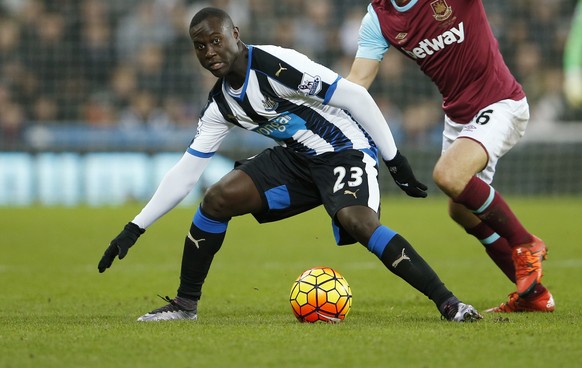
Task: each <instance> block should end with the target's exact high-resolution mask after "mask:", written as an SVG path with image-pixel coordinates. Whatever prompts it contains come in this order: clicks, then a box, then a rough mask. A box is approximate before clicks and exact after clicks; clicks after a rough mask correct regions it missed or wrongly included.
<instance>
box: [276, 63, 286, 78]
mask: <svg viewBox="0 0 582 368" xmlns="http://www.w3.org/2000/svg"><path fill="white" fill-rule="evenodd" d="M285 70H287V68H283V67H282V66H281V64H280V63H279V70H277V72H276V73H275V77H279V74H281V72H282V71H285Z"/></svg>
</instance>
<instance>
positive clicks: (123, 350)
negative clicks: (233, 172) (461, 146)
mask: <svg viewBox="0 0 582 368" xmlns="http://www.w3.org/2000/svg"><path fill="white" fill-rule="evenodd" d="M445 202H446V200H445V199H444V198H443V197H440V198H439V197H438V196H437V197H435V198H433V199H426V200H418V199H411V198H410V199H409V198H405V197H404V196H386V197H385V199H384V202H383V206H382V222H383V223H384V224H386V225H387V226H389V227H391V228H393V229H395V230H397V231H398V232H400V233H401V234H402V235H404V236H405V237H406V238H407V239H408V240H409V241H410V242H411V243H412V244H413V245H414V246H415V248H416V249H417V250H418V252H419V253H420V254H421V255H423V257H424V258H425V259H426V260H427V261H428V262H429V263H430V264H431V265H432V267H433V268H434V269H435V270H436V271H437V273H438V274H439V275H440V277H441V279H442V280H443V281H444V282H445V283H446V284H447V286H448V287H449V288H450V289H451V290H453V291H454V292H455V293H456V294H457V296H459V297H460V298H461V299H462V300H464V301H465V302H468V303H471V304H473V305H474V306H475V307H477V308H478V309H479V310H484V309H486V308H489V307H492V306H495V305H497V304H499V303H500V302H502V301H504V300H505V298H506V295H507V294H508V293H509V292H511V291H512V289H513V285H512V284H510V282H509V281H508V280H506V279H505V278H504V276H503V275H502V274H501V272H499V271H498V270H497V269H496V268H495V266H494V265H493V262H491V261H490V260H489V258H488V257H487V255H486V254H485V252H484V251H483V248H482V246H481V245H479V244H478V243H477V242H476V241H475V240H474V239H472V238H470V237H469V236H468V235H466V234H465V233H464V232H463V231H462V230H461V229H460V228H458V227H457V226H456V225H455V224H453V223H452V221H451V220H449V219H448V217H447V215H446V209H445ZM509 202H510V204H512V207H513V208H514V210H515V212H516V213H517V214H518V215H519V216H520V218H521V220H522V222H523V223H524V224H525V225H526V227H527V228H528V229H530V230H532V231H533V232H534V233H535V234H536V235H538V236H540V237H541V238H543V239H544V240H545V241H546V243H547V244H548V247H549V259H548V261H546V262H545V263H544V273H545V276H544V284H545V285H546V286H548V287H549V288H550V290H551V291H552V293H553V294H554V297H555V300H556V305H557V307H556V312H555V313H553V314H509V315H507V314H506V315H489V314H488V315H485V319H484V320H482V321H480V322H478V323H472V324H457V323H449V322H446V321H442V320H441V319H440V317H439V314H438V312H437V310H436V308H435V306H434V305H433V304H432V302H430V301H429V300H428V299H426V298H425V297H424V296H423V295H421V294H420V293H419V292H417V291H416V290H414V289H412V288H411V287H410V286H408V285H407V284H406V283H404V282H403V281H402V280H401V279H399V278H397V277H396V276H394V275H393V274H391V273H390V272H388V271H387V270H386V269H385V268H384V267H383V266H382V265H381V263H380V262H379V261H378V260H377V259H376V258H375V257H374V256H373V255H372V254H371V253H369V252H368V251H367V250H365V248H363V247H362V246H360V245H352V246H346V247H337V246H335V244H334V241H333V236H332V232H331V228H330V220H329V218H328V217H327V215H326V213H325V212H324V211H323V210H322V209H321V208H319V209H316V210H314V211H311V212H308V213H305V214H303V215H299V216H296V217H295V218H292V219H289V220H286V221H281V222H278V223H273V224H266V225H259V224H257V223H256V222H255V221H254V219H253V218H252V217H250V216H244V217H240V218H235V219H233V220H232V221H231V223H230V225H229V233H228V235H227V238H226V241H225V243H224V245H223V247H222V249H221V251H220V252H219V253H218V255H217V256H216V258H215V261H214V264H213V268H212V269H211V271H210V274H209V277H208V279H207V282H206V285H205V288H204V295H203V298H202V300H201V302H200V305H199V320H198V321H196V322H186V321H175V322H170V323H138V322H136V318H137V317H138V316H139V315H141V314H143V313H145V312H148V311H150V310H152V309H155V308H157V307H159V306H161V305H163V303H164V302H163V301H162V300H161V299H159V298H158V297H157V296H156V294H160V295H169V296H170V297H173V296H174V295H175V292H176V288H177V286H178V278H179V267H180V258H181V254H182V246H183V238H184V236H185V234H186V231H187V230H188V228H189V223H190V220H191V217H192V215H193V213H194V209H192V208H178V209H176V210H174V211H173V212H170V213H169V214H168V215H166V217H164V218H162V219H161V220H160V221H158V222H157V223H156V224H154V225H153V226H152V227H151V228H150V229H148V231H147V232H146V233H145V235H144V236H143V237H142V238H141V239H140V241H139V242H138V244H137V245H136V246H134V247H133V248H132V249H131V250H130V252H129V254H128V256H127V258H125V259H124V260H122V261H119V260H116V261H115V263H114V264H113V266H112V268H111V269H109V270H108V271H107V272H105V273H104V274H99V273H98V271H97V262H98V260H99V258H100V257H101V255H102V253H103V251H104V249H105V247H106V245H107V244H108V242H109V241H110V240H111V239H112V238H113V237H114V236H115V235H117V233H118V232H119V231H120V230H121V228H122V227H123V225H124V224H125V223H126V222H127V221H129V220H130V219H131V218H133V216H134V215H135V214H136V213H137V211H138V210H139V209H140V206H137V205H136V206H127V207H122V208H99V209H95V208H0V218H1V221H0V238H1V241H0V244H1V253H0V293H1V303H0V367H2V368H9V367H14V368H16V367H18V368H23V367H43V368H44V367H156V368H159V367H166V366H171V367H335V366H346V367H350V366H351V367H519V366H527V367H544V368H546V367H549V366H556V367H578V366H580V364H581V363H580V362H581V361H582V329H581V328H580V325H581V323H582V282H581V281H582V243H581V239H582V236H581V234H582V232H581V230H580V229H581V226H582V223H581V222H580V220H581V218H582V217H581V216H582V215H581V213H582V198H560V197H556V198H510V199H509ZM317 265H326V266H330V267H334V268H336V269H337V270H338V271H339V272H340V273H342V275H343V276H344V277H345V278H346V279H347V280H348V281H349V283H350V286H351V289H352V292H353V306H352V310H351V312H350V314H349V315H348V316H347V318H346V320H345V321H344V322H343V323H340V324H335V325H333V324H324V323H318V324H302V323H299V322H297V321H296V320H295V318H294V317H293V314H292V312H291V309H290V306H289V302H288V297H289V291H290V288H291V284H292V282H293V281H294V280H295V278H296V277H297V276H298V275H299V274H300V273H301V272H302V271H303V270H305V269H307V268H310V267H313V266H317ZM506 318H507V319H506Z"/></svg>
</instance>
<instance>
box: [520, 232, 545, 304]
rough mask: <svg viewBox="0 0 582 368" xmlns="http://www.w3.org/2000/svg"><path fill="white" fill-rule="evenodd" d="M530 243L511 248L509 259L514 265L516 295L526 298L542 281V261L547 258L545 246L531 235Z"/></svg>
mask: <svg viewBox="0 0 582 368" xmlns="http://www.w3.org/2000/svg"><path fill="white" fill-rule="evenodd" d="M532 237H533V241H532V242H531V243H527V244H522V245H519V246H517V247H515V248H513V253H512V255H511V258H512V259H513V264H514V265H515V278H516V282H515V284H516V285H517V294H518V295H519V296H520V297H524V296H526V295H527V294H528V293H529V292H531V291H532V290H533V288H534V287H535V286H536V285H537V284H539V283H540V282H541V280H542V275H543V274H542V261H543V260H545V259H546V258H547V252H548V249H547V247H546V244H545V243H544V242H543V241H542V240H541V239H540V238H538V237H536V236H534V235H532Z"/></svg>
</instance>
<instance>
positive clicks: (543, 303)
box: [485, 289, 556, 313]
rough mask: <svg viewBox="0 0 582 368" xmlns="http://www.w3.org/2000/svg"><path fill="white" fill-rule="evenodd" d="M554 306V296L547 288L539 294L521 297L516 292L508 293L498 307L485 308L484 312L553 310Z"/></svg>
mask: <svg viewBox="0 0 582 368" xmlns="http://www.w3.org/2000/svg"><path fill="white" fill-rule="evenodd" d="M555 307H556V304H555V303H554V297H553V296H552V294H551V293H550V291H549V290H548V289H546V290H545V291H544V292H543V293H541V294H536V295H530V296H529V297H527V296H526V297H525V298H522V297H520V296H519V295H517V293H516V292H513V293H511V294H509V300H508V301H507V302H505V303H501V305H500V306H499V307H494V308H490V309H487V310H486V311H485V312H494V313H513V312H553V311H554V309H555Z"/></svg>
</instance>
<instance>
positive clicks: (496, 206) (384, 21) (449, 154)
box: [347, 0, 554, 312]
mask: <svg viewBox="0 0 582 368" xmlns="http://www.w3.org/2000/svg"><path fill="white" fill-rule="evenodd" d="M390 47H394V48H396V49H397V50H399V51H401V52H402V53H404V54H405V55H406V56H408V57H409V58H410V59H412V60H413V61H414V62H416V63H417V64H418V66H419V67H420V69H421V70H422V71H423V72H424V73H425V74H426V75H427V76H428V77H430V78H431V80H432V81H433V82H434V83H435V84H436V86H437V87H438V89H439V91H440V93H441V95H442V99H443V102H442V107H443V110H444V112H445V121H444V132H443V145H442V154H441V157H440V158H439V160H438V162H437V163H436V166H435V168H434V171H433V178H434V181H435V183H436V184H437V186H438V187H439V188H440V189H441V190H442V191H443V192H444V193H445V194H447V196H448V197H449V214H450V216H451V218H452V219H453V220H454V221H456V222H457V223H458V224H459V225H460V226H461V227H463V228H464V229H465V231H466V232H467V233H469V234H471V235H473V236H474V237H476V238H477V239H478V240H479V241H480V242H481V243H482V244H483V245H484V246H485V250H486V252H487V254H489V256H490V257H491V258H492V259H493V261H494V262H495V263H496V265H497V266H498V267H499V268H500V269H501V270H502V271H503V272H504V273H505V275H506V276H507V277H508V278H509V279H510V280H511V281H512V282H513V283H515V284H516V289H517V290H516V291H515V292H512V293H511V294H510V296H509V300H508V301H506V302H504V303H502V304H501V305H499V306H498V307H494V308H491V309H489V310H488V311H490V312H552V311H554V299H553V297H552V294H551V293H550V292H549V290H548V289H546V288H545V287H544V286H543V285H542V284H541V278H542V260H543V259H545V258H546V252H547V248H546V245H545V244H544V242H543V241H542V240H541V239H539V238H537V237H536V236H534V235H533V234H531V233H530V232H529V231H527V230H526V229H525V227H524V226H523V225H522V224H521V223H520V221H519V220H518V219H517V217H516V215H515V214H514V213H513V212H512V210H511V209H510V207H509V206H508V204H507V203H506V201H505V200H504V199H503V197H502V196H501V195H500V194H499V193H498V192H497V191H495V189H493V187H492V186H491V183H492V181H493V176H494V174H495V166H496V164H497V161H498V160H499V159H500V158H501V157H502V156H503V155H504V154H505V153H507V151H509V150H510V149H511V148H512V147H513V146H514V145H515V144H516V143H517V142H518V140H519V139H520V138H521V137H522V136H523V134H524V132H525V129H526V126H527V123H528V121H529V106H528V103H527V99H526V96H525V93H524V91H523V90H522V88H521V85H520V84H519V83H518V82H517V81H516V80H515V78H514V77H513V76H512V74H511V73H510V71H509V69H508V68H507V66H506V64H505V62H504V60H503V57H502V55H501V53H500V52H499V48H498V43H497V40H496V39H495V37H494V35H493V32H492V31H491V27H490V26H489V23H488V21H487V16H486V14H485V10H484V8H483V4H482V3H481V0H374V1H372V2H371V4H370V5H369V6H368V13H367V14H366V15H365V16H364V18H363V20H362V24H361V27H360V35H359V40H358V51H357V53H356V57H355V60H354V62H353V65H352V68H351V70H350V73H349V75H348V77H347V79H349V80H351V81H353V82H356V83H358V84H360V85H362V86H364V87H366V88H368V87H369V86H370V85H371V83H372V81H373V80H374V78H375V77H376V75H377V73H378V70H379V67H380V62H381V61H382V59H383V56H384V54H385V53H386V52H387V51H388V49H389V48H390Z"/></svg>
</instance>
